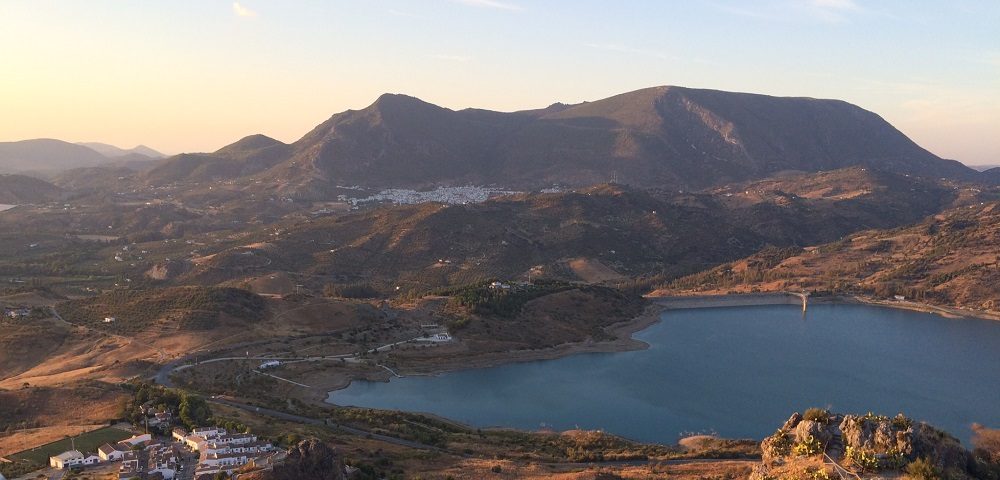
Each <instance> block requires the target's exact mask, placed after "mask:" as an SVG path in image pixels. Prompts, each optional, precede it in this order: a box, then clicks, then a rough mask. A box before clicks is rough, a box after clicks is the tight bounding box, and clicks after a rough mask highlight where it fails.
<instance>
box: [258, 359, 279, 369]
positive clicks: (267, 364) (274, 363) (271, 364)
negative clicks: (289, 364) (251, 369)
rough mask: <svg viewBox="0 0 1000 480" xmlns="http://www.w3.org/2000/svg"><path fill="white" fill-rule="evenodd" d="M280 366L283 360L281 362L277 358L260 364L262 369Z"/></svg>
mask: <svg viewBox="0 0 1000 480" xmlns="http://www.w3.org/2000/svg"><path fill="white" fill-rule="evenodd" d="M279 366H281V362H279V361H277V360H268V361H266V362H264V363H262V364H260V369H261V370H266V369H268V368H275V367H279Z"/></svg>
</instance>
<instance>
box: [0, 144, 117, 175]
mask: <svg viewBox="0 0 1000 480" xmlns="http://www.w3.org/2000/svg"><path fill="white" fill-rule="evenodd" d="M107 161H108V157H105V156H104V155H101V154H100V153H97V152H96V151H94V150H92V149H90V148H87V147H84V146H82V145H76V144H72V143H69V142H64V141H62V140H54V139H50V138H39V139H35V140H22V141H19V142H0V172H3V173H20V172H46V171H57V170H67V169H70V168H78V167H93V166H97V165H100V164H102V163H106V162H107Z"/></svg>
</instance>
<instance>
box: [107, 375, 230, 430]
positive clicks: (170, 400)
mask: <svg viewBox="0 0 1000 480" xmlns="http://www.w3.org/2000/svg"><path fill="white" fill-rule="evenodd" d="M124 386H125V388H126V389H128V390H130V391H131V393H132V395H131V397H128V398H126V399H125V401H124V402H123V403H122V405H121V416H122V418H125V419H126V420H128V421H129V422H131V423H132V424H133V425H137V426H142V425H144V424H145V423H146V412H145V410H146V408H147V407H149V408H152V409H153V410H155V411H158V412H159V411H166V412H171V413H172V414H174V415H176V416H177V418H178V419H180V421H181V423H182V424H183V425H184V426H186V427H187V428H189V429H190V428H195V427H199V426H205V425H209V423H210V422H211V419H212V409H211V408H210V407H209V406H208V402H206V401H205V399H204V398H202V397H200V396H198V395H194V394H192V393H188V392H185V391H182V390H176V389H172V388H164V387H162V386H159V385H152V384H149V383H128V384H125V385H124Z"/></svg>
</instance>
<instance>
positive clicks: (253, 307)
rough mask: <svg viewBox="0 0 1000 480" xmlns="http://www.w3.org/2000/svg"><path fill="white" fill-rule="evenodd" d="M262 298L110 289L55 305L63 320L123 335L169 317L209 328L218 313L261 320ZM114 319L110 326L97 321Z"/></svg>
mask: <svg viewBox="0 0 1000 480" xmlns="http://www.w3.org/2000/svg"><path fill="white" fill-rule="evenodd" d="M265 308H266V305H265V302H264V299H263V298H261V297H260V296H258V295H255V294H253V293H251V292H248V291H246V290H241V289H238V288H228V287H176V288H167V289H162V288H161V289H155V288H150V289H137V288H132V289H121V290H112V291H110V292H108V293H105V294H102V295H100V296H98V297H94V298H87V299H80V300H72V301H69V302H65V303H63V304H61V305H60V306H59V311H60V313H61V314H62V316H63V318H65V319H66V320H68V321H70V322H74V323H84V324H86V323H89V324H93V325H94V326H97V327H100V328H106V329H113V330H116V331H123V332H135V331H141V330H142V329H144V328H146V327H148V326H149V325H150V324H152V323H153V322H155V321H157V320H160V319H163V318H166V317H168V316H169V317H172V318H175V319H177V320H178V321H179V322H180V326H181V327H182V328H189V329H205V328H211V326H212V323H214V320H215V319H216V318H217V316H218V314H219V313H220V312H222V313H226V314H228V315H231V316H233V317H237V318H241V319H244V320H248V321H257V320H260V319H262V318H263V317H264V311H265ZM106 316H114V317H116V320H115V322H114V323H110V324H104V323H101V320H102V319H103V318H104V317H106Z"/></svg>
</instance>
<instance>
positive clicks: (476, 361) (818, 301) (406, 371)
mask: <svg viewBox="0 0 1000 480" xmlns="http://www.w3.org/2000/svg"><path fill="white" fill-rule="evenodd" d="M646 299H647V300H649V302H650V304H649V305H647V306H646V309H645V310H644V311H643V312H642V314H640V315H638V316H636V317H634V318H632V319H630V320H627V321H623V322H619V323H616V324H612V325H609V326H607V327H605V331H607V332H608V333H609V334H611V335H613V336H614V337H615V339H614V340H610V341H601V342H594V341H586V342H576V343H566V344H562V345H558V346H555V347H552V348H547V349H544V350H515V351H511V352H491V353H485V354H480V355H477V356H474V357H465V358H447V359H441V361H438V362H431V363H430V364H427V365H421V366H417V367H406V366H403V367H402V368H401V370H402V372H401V376H434V375H440V374H444V373H448V372H454V371H459V370H470V369H480V368H490V367H497V366H501V365H508V364H513V363H521V362H535V361H543V360H556V359H559V358H563V357H568V356H571V355H577V354H582V353H615V352H627V351H634V350H645V349H647V348H649V344H647V343H646V342H643V341H641V340H637V339H635V338H633V335H634V334H636V333H638V332H640V331H643V330H645V329H647V328H649V327H650V326H652V325H654V324H656V323H657V322H659V321H660V319H661V316H662V314H663V313H664V312H668V311H671V310H686V309H710V308H732V307H753V306H768V305H795V306H797V305H801V304H802V297H800V296H799V295H797V294H794V293H788V292H764V293H746V294H719V295H698V294H692V295H670V296H647V297H646ZM808 304H814V305H823V304H826V305H837V304H840V305H871V306H877V307H886V308H895V309H900V310H909V311H917V312H923V313H932V314H935V315H940V316H942V317H945V318H974V319H981V320H994V321H1000V316H993V315H990V314H988V313H982V314H977V312H970V311H967V310H963V309H958V308H954V307H942V306H937V305H930V304H924V303H918V302H909V301H896V300H892V301H889V300H885V301H883V300H876V299H873V298H865V297H859V296H847V295H835V296H823V297H809V301H808ZM807 311H808V310H807ZM392 377H393V375H391V374H389V373H388V372H387V371H378V372H375V373H373V374H369V375H363V376H357V377H356V376H353V375H338V376H336V378H335V379H333V381H332V382H329V383H326V384H325V385H323V386H322V387H321V388H320V390H323V392H322V394H321V395H319V394H317V395H311V396H312V397H313V398H312V399H313V400H315V401H318V402H319V403H322V404H324V405H332V404H333V403H331V402H329V401H328V399H329V396H330V394H331V393H334V392H336V391H338V390H343V389H345V388H347V387H349V386H350V385H351V383H352V382H354V381H358V380H363V381H377V382H388V381H390V380H391V379H392Z"/></svg>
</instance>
